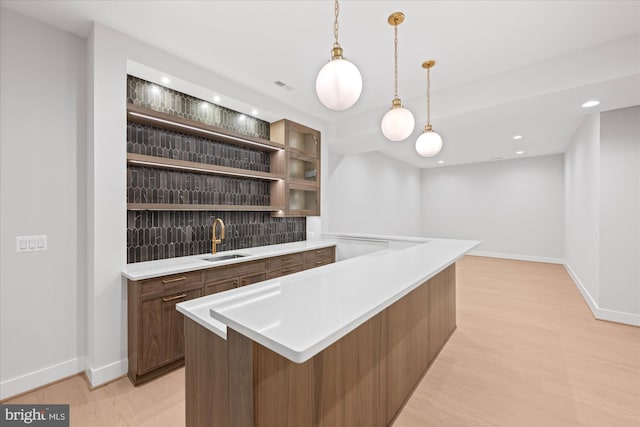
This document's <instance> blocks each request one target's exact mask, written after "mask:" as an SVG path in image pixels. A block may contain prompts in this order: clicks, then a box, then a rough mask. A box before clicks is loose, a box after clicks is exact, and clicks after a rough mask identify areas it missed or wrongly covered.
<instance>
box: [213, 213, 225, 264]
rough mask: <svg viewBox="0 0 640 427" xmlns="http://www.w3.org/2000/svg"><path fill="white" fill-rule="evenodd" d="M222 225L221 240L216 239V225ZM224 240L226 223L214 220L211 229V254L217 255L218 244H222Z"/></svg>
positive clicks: (218, 219)
mask: <svg viewBox="0 0 640 427" xmlns="http://www.w3.org/2000/svg"><path fill="white" fill-rule="evenodd" d="M217 224H220V238H217V237H216V225H217ZM223 240H224V222H222V220H221V219H220V218H216V219H214V220H213V226H212V227H211V253H212V254H214V255H215V253H216V244H218V243H222V241H223Z"/></svg>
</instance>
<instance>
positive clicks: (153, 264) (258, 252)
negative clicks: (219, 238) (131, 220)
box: [122, 240, 336, 281]
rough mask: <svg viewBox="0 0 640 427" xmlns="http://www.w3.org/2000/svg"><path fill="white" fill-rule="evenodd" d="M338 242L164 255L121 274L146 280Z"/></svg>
mask: <svg viewBox="0 0 640 427" xmlns="http://www.w3.org/2000/svg"><path fill="white" fill-rule="evenodd" d="M335 244H336V243H335V242H332V241H328V240H304V241H301V242H293V243H283V244H279V245H269V246H258V247H255V248H246V249H238V250H234V251H224V252H218V253H217V254H216V255H218V256H224V255H234V254H242V255H246V256H244V257H242V258H234V259H228V260H223V261H216V262H210V261H205V259H206V258H211V257H215V256H216V255H211V254H201V255H193V256H184V257H178V258H171V259H162V260H158V261H146V262H138V263H134V264H127V266H126V267H125V268H124V270H122V275H123V276H124V277H126V278H127V279H129V280H136V281H137V280H143V279H151V278H154V277H160V276H166V275H169V274H178V273H185V272H188V271H197V270H203V269H206V268H213V267H220V266H223V265H229V264H238V263H241V262H247V261H254V260H258V259H262V258H270V257H274V256H280V255H286V254H290V253H294V252H304V251H310V250H313V249H320V248H326V247H329V246H335Z"/></svg>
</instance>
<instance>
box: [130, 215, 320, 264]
mask: <svg viewBox="0 0 640 427" xmlns="http://www.w3.org/2000/svg"><path fill="white" fill-rule="evenodd" d="M215 218H221V219H222V220H223V221H224V223H225V227H226V234H225V239H224V240H223V241H222V243H221V244H218V251H228V250H234V249H243V248H251V247H255V246H265V245H275V244H278V243H288V242H297V241H300V240H305V239H306V234H307V231H306V221H304V218H272V217H271V216H270V215H269V213H268V212H175V211H129V212H127V259H128V262H130V263H133V262H141V261H151V260H156V259H164V258H173V257H179V256H185V255H197V254H207V253H210V252H211V224H212V222H213V220H214V219H215ZM301 219H302V221H301Z"/></svg>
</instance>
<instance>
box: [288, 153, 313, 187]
mask: <svg viewBox="0 0 640 427" xmlns="http://www.w3.org/2000/svg"><path fill="white" fill-rule="evenodd" d="M289 178H290V179H292V180H299V181H305V182H306V183H309V184H315V183H316V182H318V161H317V160H303V159H297V158H294V157H290V158H289Z"/></svg>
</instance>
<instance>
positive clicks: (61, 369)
mask: <svg viewBox="0 0 640 427" xmlns="http://www.w3.org/2000/svg"><path fill="white" fill-rule="evenodd" d="M84 368H85V361H84V359H83V358H81V357H80V358H75V359H70V360H67V361H65V362H61V363H58V364H56V365H53V366H48V367H46V368H42V369H39V370H37V371H33V372H29V373H28V374H25V375H20V376H19V377H15V378H11V379H8V380H6V381H2V382H0V400H4V399H7V398H9V397H11V396H15V395H18V394H20V393H24V392H27V391H29V390H33V389H34V388H38V387H42V386H43V385H46V384H49V383H52V382H54V381H58V380H60V379H62V378H66V377H69V376H71V375H75V374H77V373H80V372H82V371H84Z"/></svg>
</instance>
